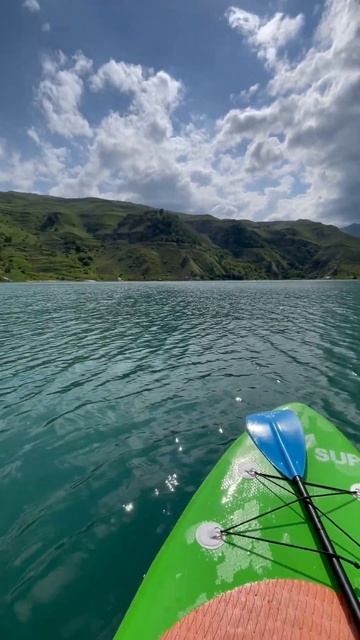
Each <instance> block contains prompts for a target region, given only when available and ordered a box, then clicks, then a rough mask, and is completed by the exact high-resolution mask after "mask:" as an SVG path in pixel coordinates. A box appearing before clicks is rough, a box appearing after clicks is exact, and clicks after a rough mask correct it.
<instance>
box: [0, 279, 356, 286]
mask: <svg viewBox="0 0 360 640" xmlns="http://www.w3.org/2000/svg"><path fill="white" fill-rule="evenodd" d="M356 280H360V278H273V279H272V278H266V279H265V278H256V279H242V280H240V279H235V278H233V279H232V278H229V279H217V280H215V279H210V278H208V279H205V278H204V279H201V280H200V279H199V280H197V279H195V278H194V279H191V280H190V279H186V280H166V279H163V280H13V281H11V280H7V281H5V280H0V285H12V284H60V285H61V284H118V285H121V284H151V283H152V284H154V283H157V284H158V283H167V284H168V283H180V282H181V283H194V282H198V283H201V282H214V283H215V282H216V283H219V282H224V283H225V282H226V283H227V282H233V283H235V282H238V283H241V282H245V283H246V282H354V281H356Z"/></svg>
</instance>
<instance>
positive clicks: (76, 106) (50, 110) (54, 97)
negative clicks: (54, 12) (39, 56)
mask: <svg viewBox="0 0 360 640" xmlns="http://www.w3.org/2000/svg"><path fill="white" fill-rule="evenodd" d="M91 67H92V62H91V61H90V60H89V59H88V58H86V57H85V56H84V55H83V54H82V53H77V54H76V55H75V56H74V57H73V58H72V59H71V60H68V58H67V57H66V56H65V55H64V54H63V53H62V52H59V53H58V55H57V56H56V57H55V58H50V57H45V58H44V60H43V78H42V80H41V82H40V85H39V88H38V91H37V104H38V106H39V108H40V110H41V111H42V113H43V114H44V117H45V122H46V124H47V127H48V129H49V130H50V131H51V133H56V134H58V135H61V136H64V137H65V138H73V137H76V136H85V137H91V135H92V132H91V128H90V125H89V123H88V121H87V120H86V118H85V117H84V116H83V115H82V113H81V112H80V103H81V98H82V95H83V90H84V82H83V77H82V76H85V75H87V74H88V73H90V71H91Z"/></svg>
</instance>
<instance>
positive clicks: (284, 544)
mask: <svg viewBox="0 0 360 640" xmlns="http://www.w3.org/2000/svg"><path fill="white" fill-rule="evenodd" d="M222 533H225V534H226V535H228V536H237V537H239V538H248V539H249V540H255V541H257V542H268V543H269V544H278V545H280V546H281V547H290V548H291V549H300V550H301V551H310V552H311V553H319V554H321V555H325V556H331V557H333V558H338V560H342V561H343V562H348V563H349V564H351V565H353V567H355V568H356V569H360V564H359V563H358V562H355V561H354V560H350V558H345V557H344V556H340V555H339V554H337V553H330V552H329V551H323V550H322V549H312V548H311V547H302V546H301V545H299V544H290V543H288V542H280V540H270V539H269V538H258V537H257V536H250V535H249V534H247V533H240V532H237V531H230V532H229V531H222ZM225 542H226V539H225Z"/></svg>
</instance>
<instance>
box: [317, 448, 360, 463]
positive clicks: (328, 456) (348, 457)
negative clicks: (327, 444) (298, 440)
mask: <svg viewBox="0 0 360 640" xmlns="http://www.w3.org/2000/svg"><path fill="white" fill-rule="evenodd" d="M315 456H316V459H317V460H318V461H319V462H329V460H331V461H332V462H335V463H336V464H347V465H348V466H350V467H353V466H354V465H355V464H360V457H359V456H357V455H355V454H354V453H345V451H340V452H339V453H337V452H336V451H333V449H329V450H327V449H320V448H317V449H315Z"/></svg>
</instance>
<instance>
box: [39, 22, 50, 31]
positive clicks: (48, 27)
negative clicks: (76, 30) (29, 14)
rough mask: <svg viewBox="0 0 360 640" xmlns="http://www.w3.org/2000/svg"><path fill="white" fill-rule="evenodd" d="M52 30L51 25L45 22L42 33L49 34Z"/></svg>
mask: <svg viewBox="0 0 360 640" xmlns="http://www.w3.org/2000/svg"><path fill="white" fill-rule="evenodd" d="M50 30H51V26H50V23H49V22H44V24H43V25H42V26H41V31H43V32H44V33H49V31H50Z"/></svg>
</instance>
